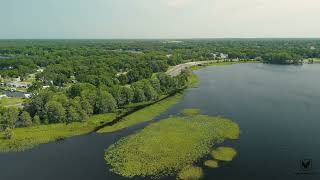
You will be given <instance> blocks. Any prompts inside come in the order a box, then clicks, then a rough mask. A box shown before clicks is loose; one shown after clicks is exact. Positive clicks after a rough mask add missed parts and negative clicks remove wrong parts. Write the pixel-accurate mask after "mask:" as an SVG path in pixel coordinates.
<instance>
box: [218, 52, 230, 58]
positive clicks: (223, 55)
mask: <svg viewBox="0 0 320 180" xmlns="http://www.w3.org/2000/svg"><path fill="white" fill-rule="evenodd" d="M228 57H229V55H228V54H223V53H220V58H221V59H228Z"/></svg>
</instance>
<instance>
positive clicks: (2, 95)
mask: <svg viewBox="0 0 320 180" xmlns="http://www.w3.org/2000/svg"><path fill="white" fill-rule="evenodd" d="M7 97H8V96H7V95H6V94H1V95H0V99H2V98H7Z"/></svg>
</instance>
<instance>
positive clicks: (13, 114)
mask: <svg viewBox="0 0 320 180" xmlns="http://www.w3.org/2000/svg"><path fill="white" fill-rule="evenodd" d="M2 118H3V119H4V120H5V124H6V127H9V128H11V129H13V128H14V127H15V125H16V122H17V120H18V118H19V110H18V109H17V108H6V109H5V110H4V113H3V116H2Z"/></svg>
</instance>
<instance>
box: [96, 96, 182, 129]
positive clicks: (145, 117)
mask: <svg viewBox="0 0 320 180" xmlns="http://www.w3.org/2000/svg"><path fill="white" fill-rule="evenodd" d="M182 96H183V95H182V94H180V93H177V94H176V95H174V96H171V97H169V98H167V99H164V100H162V101H160V102H158V103H156V104H153V105H150V106H148V107H146V108H143V109H141V110H139V111H137V112H134V113H133V114H130V115H128V116H126V117H125V118H123V119H122V120H121V121H119V122H118V123H116V124H114V125H112V126H106V127H104V128H102V129H100V130H99V131H98V133H109V132H115V131H118V130H121V129H124V128H127V127H130V126H133V125H136V124H139V123H142V122H147V121H151V120H152V119H154V118H155V117H157V116H159V115H160V114H161V113H163V112H165V111H166V110H168V109H169V108H170V107H171V106H173V105H175V104H176V103H178V101H179V100H180V99H181V98H182Z"/></svg>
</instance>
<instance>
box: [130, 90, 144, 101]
mask: <svg viewBox="0 0 320 180" xmlns="http://www.w3.org/2000/svg"><path fill="white" fill-rule="evenodd" d="M145 100H146V96H145V95H144V91H143V90H142V89H140V88H139V87H135V88H133V101H134V102H143V101H145Z"/></svg>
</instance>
